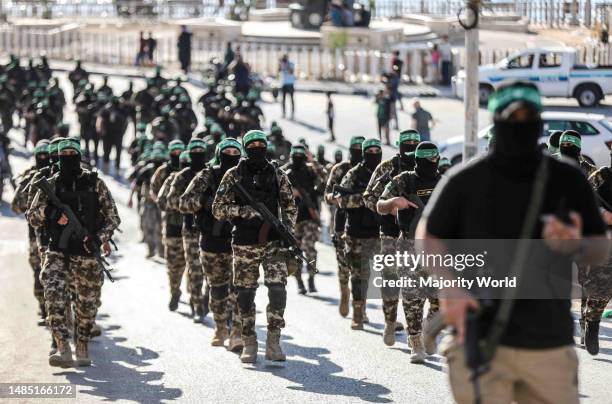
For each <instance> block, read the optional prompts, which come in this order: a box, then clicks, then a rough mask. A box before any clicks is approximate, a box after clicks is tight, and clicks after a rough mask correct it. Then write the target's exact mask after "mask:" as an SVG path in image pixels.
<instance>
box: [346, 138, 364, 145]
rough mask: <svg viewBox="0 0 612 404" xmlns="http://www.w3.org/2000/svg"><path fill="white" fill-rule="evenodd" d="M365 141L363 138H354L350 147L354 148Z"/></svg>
mask: <svg viewBox="0 0 612 404" xmlns="http://www.w3.org/2000/svg"><path fill="white" fill-rule="evenodd" d="M364 140H365V137H363V136H353V137H352V138H351V141H350V143H349V147H352V146H354V145H356V144H362V143H363V141H364Z"/></svg>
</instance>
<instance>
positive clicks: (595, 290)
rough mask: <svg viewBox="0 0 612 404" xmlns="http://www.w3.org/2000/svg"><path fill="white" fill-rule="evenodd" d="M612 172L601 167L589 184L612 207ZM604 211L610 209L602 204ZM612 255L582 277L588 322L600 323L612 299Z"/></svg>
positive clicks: (585, 315) (593, 174)
mask: <svg viewBox="0 0 612 404" xmlns="http://www.w3.org/2000/svg"><path fill="white" fill-rule="evenodd" d="M611 171H612V170H611V169H610V168H609V167H601V168H600V169H598V170H596V171H594V172H593V173H592V174H591V175H590V176H589V182H590V183H591V186H592V187H593V189H594V190H595V193H596V194H597V196H598V197H599V198H601V200H603V201H605V203H606V204H607V205H608V207H609V205H610V203H611V202H612V195H611V193H612V172H611ZM601 205H603V209H608V207H606V206H605V205H604V203H603V202H602V203H601ZM611 270H612V255H610V256H608V261H607V262H606V263H605V264H603V265H595V266H591V267H589V268H588V269H587V271H586V272H585V273H583V274H582V275H583V276H582V279H581V280H582V282H581V284H582V286H583V288H584V291H585V293H586V296H587V297H586V301H584V300H583V302H582V303H583V305H582V317H583V318H584V320H586V321H600V320H601V315H602V314H603V312H604V310H605V309H606V307H607V305H608V303H609V302H610V299H612V272H611Z"/></svg>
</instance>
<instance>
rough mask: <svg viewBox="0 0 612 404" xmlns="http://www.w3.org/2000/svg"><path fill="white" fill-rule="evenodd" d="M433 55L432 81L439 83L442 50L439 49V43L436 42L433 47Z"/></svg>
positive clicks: (431, 55)
mask: <svg viewBox="0 0 612 404" xmlns="http://www.w3.org/2000/svg"><path fill="white" fill-rule="evenodd" d="M429 56H430V57H431V82H432V83H434V84H438V83H439V82H440V56H441V55H440V50H439V49H438V44H434V46H433V48H432V49H431V52H430V55H429Z"/></svg>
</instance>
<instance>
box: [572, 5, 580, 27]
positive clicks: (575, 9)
mask: <svg viewBox="0 0 612 404" xmlns="http://www.w3.org/2000/svg"><path fill="white" fill-rule="evenodd" d="M571 7H572V9H571V10H570V12H571V14H572V17H571V20H570V25H573V26H577V25H579V24H580V22H579V21H578V0H572V4H571Z"/></svg>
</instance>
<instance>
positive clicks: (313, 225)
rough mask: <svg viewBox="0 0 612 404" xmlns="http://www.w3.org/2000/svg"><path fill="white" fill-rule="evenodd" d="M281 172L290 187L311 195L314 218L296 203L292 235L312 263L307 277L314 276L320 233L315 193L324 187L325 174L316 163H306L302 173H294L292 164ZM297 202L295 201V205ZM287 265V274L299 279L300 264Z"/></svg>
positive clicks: (306, 208)
mask: <svg viewBox="0 0 612 404" xmlns="http://www.w3.org/2000/svg"><path fill="white" fill-rule="evenodd" d="M282 169H283V171H285V173H286V174H287V175H288V177H289V180H290V181H291V184H292V186H293V187H294V188H295V189H299V188H302V187H304V189H302V191H303V192H308V193H309V194H310V195H311V199H312V202H313V203H314V205H315V206H314V208H313V209H315V210H316V216H317V217H312V216H313V215H311V214H310V211H309V209H308V207H306V206H303V205H302V204H299V203H298V205H297V206H298V214H297V219H296V223H295V230H294V235H295V238H296V239H297V240H298V243H299V246H300V248H301V249H302V250H303V251H304V253H305V254H306V258H307V259H308V261H310V262H312V263H313V266H312V269H311V270H309V273H308V274H309V275H310V276H311V277H312V276H314V272H313V269H314V268H315V267H316V261H317V250H316V248H315V244H316V242H317V241H318V240H319V233H320V229H319V226H320V219H319V212H320V204H319V198H318V196H317V195H315V194H317V193H320V192H321V190H322V189H323V187H324V184H325V179H326V178H327V173H326V171H325V168H324V167H323V166H322V165H321V164H319V163H318V162H316V161H313V162H308V163H306V165H305V167H304V173H299V172H294V168H293V166H292V163H289V164H286V165H285V166H283V167H282ZM302 179H304V180H305V181H306V182H308V184H305V183H304V184H301V183H300V182H301V181H300V180H302ZM296 199H299V198H296ZM297 202H298V201H297V200H296V203H297ZM288 264H289V265H290V266H291V267H293V268H289V273H293V274H295V275H296V276H297V277H298V279H301V272H302V271H301V263H299V264H298V263H297V262H296V261H295V260H290V261H289V262H288Z"/></svg>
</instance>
